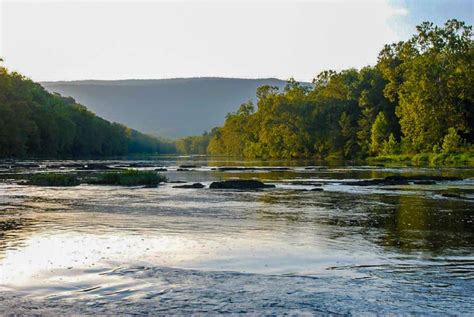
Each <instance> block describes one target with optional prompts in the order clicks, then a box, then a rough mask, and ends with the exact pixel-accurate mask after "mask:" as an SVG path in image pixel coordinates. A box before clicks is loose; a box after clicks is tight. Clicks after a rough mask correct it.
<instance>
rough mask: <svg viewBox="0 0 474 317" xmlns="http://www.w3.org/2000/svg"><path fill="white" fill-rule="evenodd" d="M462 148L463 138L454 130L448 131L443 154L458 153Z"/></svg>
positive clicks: (444, 140)
mask: <svg viewBox="0 0 474 317" xmlns="http://www.w3.org/2000/svg"><path fill="white" fill-rule="evenodd" d="M460 146H461V137H460V136H459V135H458V132H457V131H456V129H454V128H449V129H448V134H446V135H445V136H444V139H443V147H442V148H443V153H456V152H458V151H459V149H460Z"/></svg>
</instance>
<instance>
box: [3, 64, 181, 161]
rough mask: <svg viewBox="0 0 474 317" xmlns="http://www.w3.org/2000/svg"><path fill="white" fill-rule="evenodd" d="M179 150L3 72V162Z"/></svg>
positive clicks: (20, 76)
mask: <svg viewBox="0 0 474 317" xmlns="http://www.w3.org/2000/svg"><path fill="white" fill-rule="evenodd" d="M174 151H175V147H174V144H171V143H169V142H165V141H161V140H158V139H157V138H155V137H152V136H148V135H145V134H142V133H140V132H138V131H135V130H132V129H129V128H127V127H126V126H124V125H121V124H118V123H111V122H109V121H107V120H104V119H102V118H100V117H98V116H96V115H95V114H94V113H92V112H90V111H89V110H87V108H86V107H84V106H82V105H80V104H78V103H76V102H75V100H74V99H73V98H71V97H63V96H61V95H59V94H51V93H49V92H47V91H46V90H45V89H44V88H43V87H42V86H41V85H40V84H38V83H35V82H33V81H31V80H29V79H28V78H26V77H24V76H22V75H20V74H18V73H15V72H9V71H8V70H7V69H6V68H5V67H0V157H3V158H13V157H97V156H116V155H125V154H133V153H170V152H174Z"/></svg>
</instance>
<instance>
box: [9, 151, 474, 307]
mask: <svg viewBox="0 0 474 317" xmlns="http://www.w3.org/2000/svg"><path fill="white" fill-rule="evenodd" d="M23 163H24V164H23V165H21V164H20V165H18V166H16V167H14V168H11V167H9V166H7V165H8V164H3V167H2V168H0V175H1V174H4V175H7V174H11V173H31V172H43V171H48V170H61V171H68V170H69V169H71V170H73V169H74V168H73V167H70V166H72V165H69V167H68V164H70V163H71V161H29V162H23ZM74 163H75V164H79V165H80V164H88V163H89V164H90V163H91V162H90V161H89V162H85V161H75V162H74ZM96 163H100V164H107V165H108V166H120V165H125V166H126V165H129V164H132V166H136V168H138V169H145V170H146V169H156V168H164V169H166V171H163V172H160V173H162V174H164V175H166V176H167V177H168V179H169V182H168V183H165V184H162V185H159V186H158V187H157V188H141V187H118V186H97V185H79V186H76V187H38V186H27V185H21V184H18V183H17V182H15V181H14V180H11V179H9V177H8V176H4V177H3V178H2V179H0V314H8V313H18V314H113V315H115V314H158V315H159V314H184V315H187V314H219V313H232V314H257V315H261V314H264V315H282V314H296V315H305V314H308V315H313V314H332V313H333V314H390V313H393V314H427V315H432V314H439V315H445V314H472V312H473V311H474V168H454V167H443V168H429V167H413V166H398V167H397V166H391V167H386V166H351V165H322V164H321V163H319V164H318V163H317V162H311V161H238V160H237V161H229V160H219V159H208V158H206V157H157V158H151V159H147V160H110V161H100V162H99V161H98V162H96ZM133 164H135V165H133ZM183 165H185V166H184V167H183ZM179 166H182V167H181V168H179ZM222 166H228V167H229V166H231V167H238V168H235V169H230V170H225V169H224V170H219V169H218V168H219V167H222ZM243 167H245V169H243ZM269 167H272V168H269ZM394 175H397V176H410V175H411V176H413V175H425V176H426V175H432V176H451V177H459V178H460V179H459V180H439V181H436V182H433V183H429V182H425V183H423V182H421V183H416V184H415V183H413V182H410V183H409V184H403V185H387V184H383V185H370V186H358V185H353V184H352V185H351V184H350V182H353V181H358V180H365V179H378V178H384V177H386V176H394ZM234 178H240V179H250V178H255V179H259V180H261V181H264V182H265V183H269V184H275V185H276V188H268V189H264V190H257V191H242V190H215V189H209V188H208V186H209V184H210V183H211V182H213V181H218V180H224V179H234ZM178 182H191V183H192V182H200V183H202V184H204V185H205V186H206V187H205V188H202V189H182V188H174V186H176V185H180V184H178ZM314 188H320V189H322V190H318V191H312V189H314ZM447 193H448V194H447Z"/></svg>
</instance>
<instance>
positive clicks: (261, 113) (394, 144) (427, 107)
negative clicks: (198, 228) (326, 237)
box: [207, 20, 474, 162]
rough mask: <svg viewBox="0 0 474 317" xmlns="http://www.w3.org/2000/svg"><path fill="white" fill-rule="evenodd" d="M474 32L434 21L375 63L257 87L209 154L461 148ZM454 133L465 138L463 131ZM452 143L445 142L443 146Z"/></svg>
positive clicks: (469, 103) (343, 154) (468, 128)
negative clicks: (280, 87)
mask: <svg viewBox="0 0 474 317" xmlns="http://www.w3.org/2000/svg"><path fill="white" fill-rule="evenodd" d="M473 61H474V50H473V41H472V28H471V27H470V26H467V25H466V24H465V23H464V22H459V21H456V20H449V21H447V22H446V24H445V25H444V27H438V26H434V25H433V24H432V23H428V22H425V23H423V24H422V25H420V26H419V27H418V28H417V33H416V34H415V35H414V36H413V37H412V38H411V39H409V40H408V41H406V42H399V43H394V44H390V45H386V46H385V47H384V49H383V50H382V51H381V52H380V54H379V59H378V63H377V65H376V66H374V67H364V68H362V69H361V70H355V69H348V70H343V71H340V72H336V71H332V70H330V71H324V72H322V73H320V74H319V75H318V76H317V77H316V78H315V79H314V80H313V86H312V87H309V86H307V85H301V84H299V83H298V82H296V81H294V80H292V79H290V80H289V81H288V84H287V86H286V87H285V89H283V91H278V89H277V88H276V87H271V86H263V87H260V88H258V89H257V99H258V100H257V104H256V109H255V108H254V106H253V105H252V104H251V103H247V104H243V105H242V106H241V107H240V109H239V110H238V111H236V112H234V113H230V114H229V115H228V116H227V118H226V120H225V123H224V125H223V126H222V127H220V128H217V129H215V130H214V133H213V134H212V136H211V138H210V141H209V145H208V148H207V152H208V153H209V154H219V155H227V156H242V157H249V158H252V157H260V158H277V157H278V158H299V157H315V158H320V159H327V158H328V157H332V158H343V159H360V158H365V157H367V156H369V155H371V154H372V155H379V156H380V155H384V156H387V155H397V154H400V153H406V154H409V155H410V157H411V158H414V160H415V161H420V162H421V161H427V160H429V158H430V157H431V156H430V155H428V156H425V155H424V154H421V155H419V156H415V157H414V154H417V153H423V152H431V151H434V152H436V153H438V152H441V148H443V152H445V153H446V151H448V152H449V151H451V152H452V151H458V150H457V149H458V148H459V146H460V144H469V143H472V141H473V139H474V117H473V116H474V114H473V108H474V107H473V100H474V95H473V94H474V90H473V89H472V87H474V83H473V79H474V73H473V72H474V67H473V66H474V65H473V64H472V63H473ZM451 129H454V131H455V132H456V131H457V133H459V134H456V135H454V132H452V131H453V130H451ZM444 144H446V145H445V146H443V145H444Z"/></svg>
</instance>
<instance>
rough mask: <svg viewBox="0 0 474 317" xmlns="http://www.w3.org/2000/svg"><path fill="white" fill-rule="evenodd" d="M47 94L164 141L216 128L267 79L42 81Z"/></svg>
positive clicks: (268, 81) (271, 80)
mask: <svg viewBox="0 0 474 317" xmlns="http://www.w3.org/2000/svg"><path fill="white" fill-rule="evenodd" d="M41 84H42V85H43V86H44V87H45V88H46V89H47V90H49V91H52V92H58V93H60V94H61V95H63V96H71V97H73V98H74V99H76V100H77V101H78V102H79V103H81V104H84V105H87V107H88V108H89V109H90V110H91V111H93V112H95V113H97V114H98V115H99V116H101V117H104V118H105V119H107V120H111V121H116V122H120V123H123V124H125V125H127V126H129V127H131V128H134V129H137V130H139V131H142V132H145V133H150V134H154V135H159V136H164V137H181V136H187V135H196V134H201V133H202V132H204V131H205V130H210V129H211V128H212V127H215V126H218V125H222V123H223V122H224V118H225V116H226V114H227V113H229V112H231V111H235V110H237V109H238V107H239V106H240V104H242V103H243V102H247V101H249V100H255V90H256V89H257V87H259V86H262V85H274V86H277V87H279V88H283V87H284V85H285V81H282V80H279V79H275V78H268V79H234V78H187V79H158V80H118V81H101V80H85V81H68V82H64V81H59V82H42V83H41Z"/></svg>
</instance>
